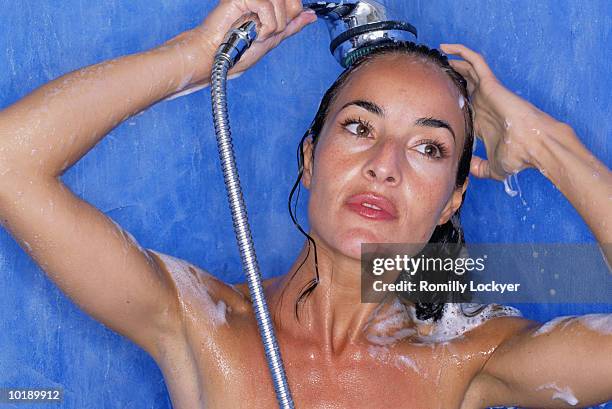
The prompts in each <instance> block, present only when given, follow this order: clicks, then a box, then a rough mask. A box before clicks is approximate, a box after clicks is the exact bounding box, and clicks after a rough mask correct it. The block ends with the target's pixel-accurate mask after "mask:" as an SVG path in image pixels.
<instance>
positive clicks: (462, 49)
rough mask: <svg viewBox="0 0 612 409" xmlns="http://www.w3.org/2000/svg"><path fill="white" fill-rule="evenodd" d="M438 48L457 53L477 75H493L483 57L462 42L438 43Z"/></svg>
mask: <svg viewBox="0 0 612 409" xmlns="http://www.w3.org/2000/svg"><path fill="white" fill-rule="evenodd" d="M440 48H441V49H442V51H444V52H445V53H446V54H453V55H458V56H459V57H461V58H463V59H464V60H466V61H468V62H469V63H470V64H472V66H473V67H474V69H475V71H476V73H477V74H478V76H479V77H481V78H482V77H485V76H488V75H493V72H492V71H491V69H490V68H489V65H488V64H487V62H486V61H485V59H484V57H483V56H482V55H480V54H478V53H477V52H476V51H473V50H470V49H469V48H467V47H466V46H464V45H463V44H440Z"/></svg>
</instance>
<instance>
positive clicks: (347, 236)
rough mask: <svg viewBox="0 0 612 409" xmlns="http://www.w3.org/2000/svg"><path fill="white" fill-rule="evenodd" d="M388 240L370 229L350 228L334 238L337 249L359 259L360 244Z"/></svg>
mask: <svg viewBox="0 0 612 409" xmlns="http://www.w3.org/2000/svg"><path fill="white" fill-rule="evenodd" d="M387 241H388V240H385V239H384V238H381V237H378V235H376V234H375V233H373V232H372V231H368V230H365V229H352V230H350V231H346V232H344V233H342V234H341V235H339V236H338V237H337V239H336V244H337V246H338V249H339V250H340V252H342V254H344V255H346V256H347V257H351V258H354V259H358V260H360V259H361V245H362V244H366V243H385V242H387Z"/></svg>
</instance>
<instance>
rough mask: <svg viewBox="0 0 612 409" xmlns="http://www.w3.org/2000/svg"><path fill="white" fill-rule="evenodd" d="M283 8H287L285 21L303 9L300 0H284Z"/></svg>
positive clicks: (290, 19) (291, 18)
mask: <svg viewBox="0 0 612 409" xmlns="http://www.w3.org/2000/svg"><path fill="white" fill-rule="evenodd" d="M285 9H286V10H287V23H289V22H290V21H292V20H293V19H294V18H296V17H297V16H299V15H300V13H301V12H302V10H303V9H304V8H303V6H302V1H301V0H285Z"/></svg>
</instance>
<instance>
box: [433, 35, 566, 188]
mask: <svg viewBox="0 0 612 409" xmlns="http://www.w3.org/2000/svg"><path fill="white" fill-rule="evenodd" d="M440 48H441V49H442V51H444V52H445V53H446V54H453V55H457V56H459V57H461V58H463V60H449V63H450V64H451V66H452V67H453V68H454V69H455V70H456V71H458V72H459V73H460V74H461V75H463V77H464V78H465V79H466V81H467V82H468V91H469V93H470V97H471V100H472V105H473V107H474V132H475V135H476V136H477V137H478V138H480V139H482V140H483V141H484V144H485V148H486V151H487V159H486V160H485V159H483V158H480V157H478V156H473V157H472V162H471V165H470V171H471V173H472V174H473V175H475V176H476V177H480V178H493V179H497V180H503V179H505V178H506V177H507V176H509V175H511V174H513V173H517V172H519V171H521V170H523V169H525V168H528V167H536V161H535V160H534V159H536V158H534V157H533V156H532V154H533V152H534V145H535V144H537V143H538V142H539V139H540V138H539V137H540V135H541V134H542V133H543V131H542V129H543V128H546V127H550V126H551V125H554V124H555V123H557V122H558V121H556V120H555V119H554V118H552V117H551V116H550V115H548V114H546V113H544V112H542V111H540V110H539V109H538V108H536V107H535V106H533V105H532V104H530V103H529V102H528V101H526V100H524V99H522V98H520V97H519V96H517V95H516V94H514V93H512V92H510V91H509V90H508V89H507V88H505V87H504V86H503V85H502V84H501V82H499V80H498V79H497V78H496V77H495V75H494V74H493V72H492V71H491V69H490V68H489V66H488V65H487V63H486V61H485V60H484V58H483V57H482V56H481V55H480V54H478V53H476V52H474V51H472V50H470V49H469V48H467V47H465V46H463V45H461V44H441V45H440Z"/></svg>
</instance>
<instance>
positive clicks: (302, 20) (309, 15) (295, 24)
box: [281, 11, 317, 40]
mask: <svg viewBox="0 0 612 409" xmlns="http://www.w3.org/2000/svg"><path fill="white" fill-rule="evenodd" d="M316 20H317V15H316V14H315V13H314V12H311V11H302V12H301V13H300V14H299V15H298V16H297V17H295V18H294V19H293V20H291V21H290V22H289V24H287V27H286V28H285V31H283V32H282V34H281V35H282V39H283V40H284V39H285V38H287V37H290V36H292V35H294V34H295V33H297V32H299V31H300V30H301V29H302V28H304V26H306V25H308V24H310V23H312V22H313V21H316Z"/></svg>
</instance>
